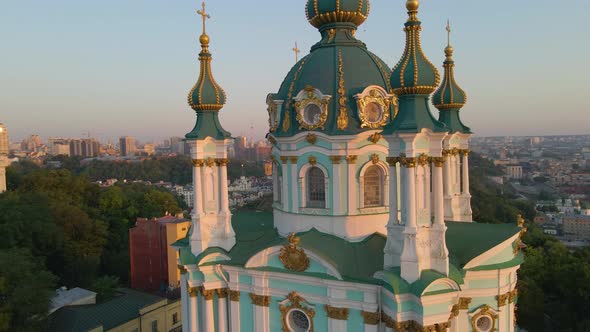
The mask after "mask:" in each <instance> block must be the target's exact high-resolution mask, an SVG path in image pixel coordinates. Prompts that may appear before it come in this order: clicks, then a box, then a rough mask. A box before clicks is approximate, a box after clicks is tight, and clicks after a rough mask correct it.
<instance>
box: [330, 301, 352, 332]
mask: <svg viewBox="0 0 590 332" xmlns="http://www.w3.org/2000/svg"><path fill="white" fill-rule="evenodd" d="M326 313H327V316H328V331H329V332H346V330H347V321H348V315H349V313H348V310H347V309H342V308H335V307H332V306H330V305H326Z"/></svg>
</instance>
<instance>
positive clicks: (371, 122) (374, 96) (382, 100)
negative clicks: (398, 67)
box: [356, 88, 391, 129]
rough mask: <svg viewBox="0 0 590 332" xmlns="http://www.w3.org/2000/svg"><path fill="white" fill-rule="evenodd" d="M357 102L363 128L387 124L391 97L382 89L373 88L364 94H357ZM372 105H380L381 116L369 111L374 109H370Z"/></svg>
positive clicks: (374, 127) (375, 127)
mask: <svg viewBox="0 0 590 332" xmlns="http://www.w3.org/2000/svg"><path fill="white" fill-rule="evenodd" d="M356 104H357V107H358V112H359V118H360V120H361V128H371V129H377V128H380V127H383V126H384V125H385V124H387V120H388V119H389V106H390V105H391V97H390V96H388V95H387V94H384V92H383V91H380V89H379V90H378V89H377V88H373V89H371V90H369V92H368V93H366V94H364V96H363V94H360V95H357V100H356ZM371 105H373V106H375V105H376V107H378V109H379V110H380V111H381V114H380V117H377V118H375V114H370V113H369V111H374V108H371V109H369V108H370V106H371Z"/></svg>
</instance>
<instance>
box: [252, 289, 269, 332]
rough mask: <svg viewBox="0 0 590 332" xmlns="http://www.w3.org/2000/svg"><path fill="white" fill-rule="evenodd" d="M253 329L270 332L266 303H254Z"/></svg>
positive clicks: (259, 331) (258, 331)
mask: <svg viewBox="0 0 590 332" xmlns="http://www.w3.org/2000/svg"><path fill="white" fill-rule="evenodd" d="M256 296H258V295H256ZM254 331H257V332H270V326H269V308H268V304H267V303H264V304H262V305H257V304H254Z"/></svg>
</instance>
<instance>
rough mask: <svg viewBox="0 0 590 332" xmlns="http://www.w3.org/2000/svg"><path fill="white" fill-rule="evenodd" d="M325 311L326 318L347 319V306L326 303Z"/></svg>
mask: <svg viewBox="0 0 590 332" xmlns="http://www.w3.org/2000/svg"><path fill="white" fill-rule="evenodd" d="M325 308H326V313H327V314H328V318H332V319H338V320H347V319H348V309H347V308H336V307H332V306H331V305H328V304H326V307H325Z"/></svg>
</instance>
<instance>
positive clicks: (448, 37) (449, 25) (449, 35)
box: [447, 20, 451, 46]
mask: <svg viewBox="0 0 590 332" xmlns="http://www.w3.org/2000/svg"><path fill="white" fill-rule="evenodd" d="M447 45H448V46H451V21H450V20H447Z"/></svg>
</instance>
